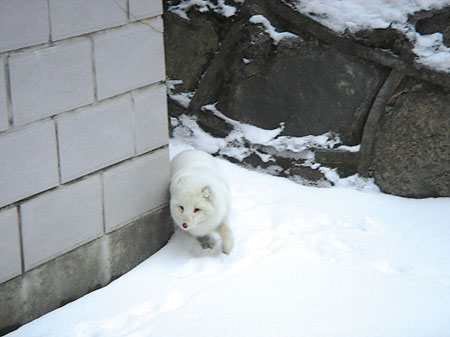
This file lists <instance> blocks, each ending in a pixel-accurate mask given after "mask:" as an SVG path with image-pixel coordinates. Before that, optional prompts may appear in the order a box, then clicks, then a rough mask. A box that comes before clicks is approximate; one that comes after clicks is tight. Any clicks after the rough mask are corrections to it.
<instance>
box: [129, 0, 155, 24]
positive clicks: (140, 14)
mask: <svg viewBox="0 0 450 337" xmlns="http://www.w3.org/2000/svg"><path fill="white" fill-rule="evenodd" d="M129 3H130V20H131V21H136V20H140V19H145V18H150V17H152V16H157V15H162V14H163V6H162V1H148V0H129Z"/></svg>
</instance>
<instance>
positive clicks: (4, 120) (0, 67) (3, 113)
mask: <svg viewBox="0 0 450 337" xmlns="http://www.w3.org/2000/svg"><path fill="white" fill-rule="evenodd" d="M6 90H7V89H6V74H5V63H4V59H3V58H2V57H0V132H1V131H4V130H6V129H8V127H9V121H8V106H7V101H6Z"/></svg>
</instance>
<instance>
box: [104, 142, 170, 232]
mask: <svg viewBox="0 0 450 337" xmlns="http://www.w3.org/2000/svg"><path fill="white" fill-rule="evenodd" d="M169 171H170V169H169V153H168V150H167V149H164V150H160V151H157V152H155V153H152V154H150V155H146V156H144V157H140V158H138V159H135V160H132V161H129V162H126V163H124V164H123V165H120V166H118V167H114V168H112V169H110V170H108V171H106V172H105V173H104V175H103V184H104V200H105V230H106V231H107V232H109V231H111V230H113V229H115V228H117V227H119V226H121V225H124V224H126V223H128V222H130V221H131V220H133V219H135V218H137V217H139V216H142V215H143V214H144V213H146V212H148V211H150V210H152V209H155V208H157V207H160V206H161V205H164V204H166V203H167V202H168V187H169Z"/></svg>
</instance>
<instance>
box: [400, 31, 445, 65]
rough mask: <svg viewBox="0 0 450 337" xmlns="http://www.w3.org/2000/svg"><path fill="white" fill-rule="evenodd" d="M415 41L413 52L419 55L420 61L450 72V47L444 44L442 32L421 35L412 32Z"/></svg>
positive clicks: (411, 37)
mask: <svg viewBox="0 0 450 337" xmlns="http://www.w3.org/2000/svg"><path fill="white" fill-rule="evenodd" d="M409 36H410V39H411V40H413V41H415V45H414V49H413V52H414V53H415V54H416V55H418V56H419V59H418V63H420V64H423V65H425V66H428V67H430V68H433V69H436V70H440V71H443V72H449V73H450V48H448V47H447V46H445V45H444V42H443V36H442V33H434V34H429V35H420V34H419V33H415V32H413V33H410V34H409Z"/></svg>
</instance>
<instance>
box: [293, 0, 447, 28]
mask: <svg viewBox="0 0 450 337" xmlns="http://www.w3.org/2000/svg"><path fill="white" fill-rule="evenodd" d="M289 5H290V6H291V7H293V8H294V9H296V10H298V11H299V12H301V13H303V14H306V15H308V16H310V17H311V18H313V19H315V20H317V21H319V22H320V23H322V24H323V25H325V26H327V27H329V28H330V29H332V30H334V31H336V32H339V33H344V32H345V30H349V31H351V32H356V31H358V30H361V29H376V28H388V27H389V26H394V27H395V28H397V27H399V28H400V27H406V25H407V21H408V15H409V14H413V13H415V12H418V11H420V10H431V9H440V8H443V7H445V6H448V5H450V1H448V0H370V1H367V0H346V1H342V0H301V1H289Z"/></svg>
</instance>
